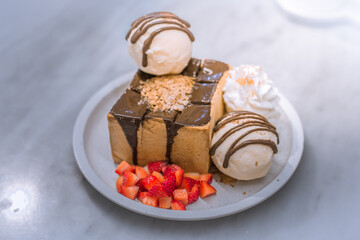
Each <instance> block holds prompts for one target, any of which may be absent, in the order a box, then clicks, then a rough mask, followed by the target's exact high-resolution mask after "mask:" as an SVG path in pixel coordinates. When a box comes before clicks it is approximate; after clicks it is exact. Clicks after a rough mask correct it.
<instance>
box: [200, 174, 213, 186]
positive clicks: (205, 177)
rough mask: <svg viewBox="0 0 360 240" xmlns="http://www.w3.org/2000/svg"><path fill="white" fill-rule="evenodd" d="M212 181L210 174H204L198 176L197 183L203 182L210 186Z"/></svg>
mask: <svg viewBox="0 0 360 240" xmlns="http://www.w3.org/2000/svg"><path fill="white" fill-rule="evenodd" d="M212 179H213V175H212V174H211V173H206V174H201V175H200V178H199V181H204V182H206V183H208V184H211V182H212Z"/></svg>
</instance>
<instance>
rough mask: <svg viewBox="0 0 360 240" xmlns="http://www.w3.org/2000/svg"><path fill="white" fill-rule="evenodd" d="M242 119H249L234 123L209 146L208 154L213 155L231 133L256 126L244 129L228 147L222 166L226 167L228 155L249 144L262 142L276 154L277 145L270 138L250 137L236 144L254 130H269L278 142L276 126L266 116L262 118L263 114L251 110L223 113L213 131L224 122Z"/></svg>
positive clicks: (223, 124) (219, 127)
mask: <svg viewBox="0 0 360 240" xmlns="http://www.w3.org/2000/svg"><path fill="white" fill-rule="evenodd" d="M242 119H249V120H250V121H246V122H243V123H241V124H239V125H235V126H234V127H232V128H230V129H229V130H227V131H226V132H225V133H224V134H223V135H222V136H221V137H220V139H219V140H218V141H216V142H215V144H214V145H213V146H212V147H211V149H210V155H211V156H213V155H214V154H215V152H216V149H217V148H218V147H219V146H220V145H221V144H222V143H223V142H224V141H225V140H226V139H227V138H228V137H229V136H231V135H232V134H234V133H236V132H238V131H240V130H242V129H245V128H249V127H256V128H252V129H249V130H248V131H246V132H245V133H243V134H242V135H241V136H239V137H238V138H237V139H236V140H235V141H234V142H233V143H232V144H231V146H230V147H229V149H228V151H227V152H226V154H225V158H224V162H223V167H224V168H227V167H228V166H229V160H230V157H231V156H232V155H233V154H234V153H235V152H236V151H238V150H239V149H241V148H243V147H245V146H248V145H250V144H262V145H266V146H269V147H271V148H272V150H273V152H274V153H275V154H276V153H277V152H278V149H277V146H276V144H275V143H274V142H273V141H271V140H264V139H252V140H247V141H244V142H242V143H240V144H239V145H237V144H238V143H239V142H240V141H241V140H242V139H243V138H244V137H246V136H247V135H249V134H250V133H252V132H256V131H267V132H271V133H273V134H274V135H275V136H276V138H277V144H279V134H278V133H277V131H276V128H275V127H274V126H273V125H272V124H271V123H269V122H268V121H267V119H266V118H264V117H263V116H261V115H259V114H256V113H253V112H248V111H237V112H231V113H228V114H225V115H224V116H223V117H222V118H221V119H220V120H219V121H218V123H217V125H216V127H215V128H214V132H216V131H218V130H219V129H221V128H222V127H223V126H225V125H226V124H228V123H230V122H233V121H237V120H242Z"/></svg>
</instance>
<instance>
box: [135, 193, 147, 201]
mask: <svg viewBox="0 0 360 240" xmlns="http://www.w3.org/2000/svg"><path fill="white" fill-rule="evenodd" d="M147 196H149V192H139V193H138V195H137V198H138V199H139V201H140V202H143V199H144V198H145V197H147Z"/></svg>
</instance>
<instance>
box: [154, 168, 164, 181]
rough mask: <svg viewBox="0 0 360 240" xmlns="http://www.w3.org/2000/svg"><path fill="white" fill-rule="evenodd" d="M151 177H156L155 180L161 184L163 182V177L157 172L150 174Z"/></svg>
mask: <svg viewBox="0 0 360 240" xmlns="http://www.w3.org/2000/svg"><path fill="white" fill-rule="evenodd" d="M151 175H153V176H154V177H156V178H157V180H159V182H161V183H162V182H163V181H164V180H165V178H164V176H163V175H162V174H161V173H159V172H157V171H153V172H152V173H151Z"/></svg>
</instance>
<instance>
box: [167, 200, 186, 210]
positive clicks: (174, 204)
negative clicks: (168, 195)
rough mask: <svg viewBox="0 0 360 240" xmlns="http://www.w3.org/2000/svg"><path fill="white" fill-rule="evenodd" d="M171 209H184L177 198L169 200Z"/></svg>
mask: <svg viewBox="0 0 360 240" xmlns="http://www.w3.org/2000/svg"><path fill="white" fill-rule="evenodd" d="M171 209H172V210H182V211H184V210H186V208H185V206H184V204H182V203H181V202H179V201H177V200H172V201H171Z"/></svg>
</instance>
